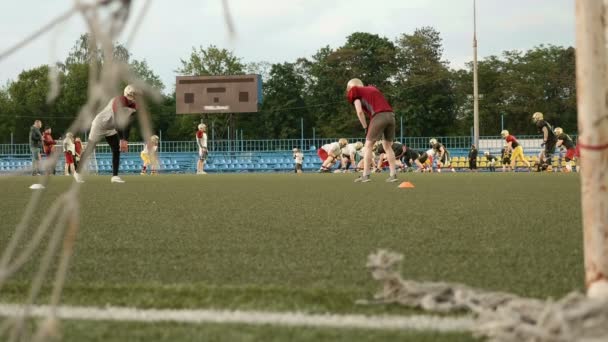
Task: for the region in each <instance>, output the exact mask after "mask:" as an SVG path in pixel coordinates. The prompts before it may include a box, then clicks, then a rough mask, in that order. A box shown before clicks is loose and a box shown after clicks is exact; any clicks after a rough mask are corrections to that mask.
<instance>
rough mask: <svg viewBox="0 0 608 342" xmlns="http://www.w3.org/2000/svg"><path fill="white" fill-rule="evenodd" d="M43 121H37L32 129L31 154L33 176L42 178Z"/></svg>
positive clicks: (30, 138) (30, 137)
mask: <svg viewBox="0 0 608 342" xmlns="http://www.w3.org/2000/svg"><path fill="white" fill-rule="evenodd" d="M40 127H42V121H40V120H36V121H34V124H33V125H32V127H30V135H29V141H30V152H32V176H40V159H41V158H40V148H41V147H42V133H40Z"/></svg>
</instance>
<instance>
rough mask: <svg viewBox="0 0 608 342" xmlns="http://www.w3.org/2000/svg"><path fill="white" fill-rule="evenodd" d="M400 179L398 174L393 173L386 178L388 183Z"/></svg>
mask: <svg viewBox="0 0 608 342" xmlns="http://www.w3.org/2000/svg"><path fill="white" fill-rule="evenodd" d="M398 181H399V179H397V175H392V176H389V177H388V178H387V179H386V182H387V183H394V182H398Z"/></svg>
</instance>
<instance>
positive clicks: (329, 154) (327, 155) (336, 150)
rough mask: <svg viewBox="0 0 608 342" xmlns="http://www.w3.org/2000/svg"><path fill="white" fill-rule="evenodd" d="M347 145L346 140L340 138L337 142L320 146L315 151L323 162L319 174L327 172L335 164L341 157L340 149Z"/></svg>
mask: <svg viewBox="0 0 608 342" xmlns="http://www.w3.org/2000/svg"><path fill="white" fill-rule="evenodd" d="M346 145H348V140H346V139H344V138H342V139H340V140H338V142H333V143H329V144H325V145H323V146H321V148H320V149H319V150H317V155H318V156H319V158H320V159H321V161H322V162H323V164H322V165H321V168H320V169H319V172H329V171H330V170H331V168H332V166H334V164H335V163H336V160H337V159H338V158H340V156H341V155H342V148H344V147H345V146H346Z"/></svg>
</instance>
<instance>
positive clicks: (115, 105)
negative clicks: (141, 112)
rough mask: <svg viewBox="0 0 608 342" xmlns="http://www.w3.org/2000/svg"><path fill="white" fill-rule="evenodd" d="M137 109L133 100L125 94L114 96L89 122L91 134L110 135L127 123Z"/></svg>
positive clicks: (97, 135)
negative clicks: (90, 122)
mask: <svg viewBox="0 0 608 342" xmlns="http://www.w3.org/2000/svg"><path fill="white" fill-rule="evenodd" d="M136 111H137V105H136V104H135V102H133V101H131V100H129V99H127V98H126V97H125V96H116V97H115V98H113V99H111V100H110V101H109V102H108V104H107V105H106V106H105V107H104V108H103V109H102V110H101V112H99V114H97V116H95V119H93V123H92V124H91V133H90V135H91V136H95V137H100V136H110V135H114V134H116V133H117V131H116V129H122V128H125V127H126V126H128V125H129V120H130V118H131V115H132V114H133V113H135V112H136Z"/></svg>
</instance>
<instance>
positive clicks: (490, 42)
mask: <svg viewBox="0 0 608 342" xmlns="http://www.w3.org/2000/svg"><path fill="white" fill-rule="evenodd" d="M151 1H152V4H151V6H150V9H149V12H148V15H147V16H146V17H145V20H144V22H143V24H142V26H141V28H140V30H139V33H138V36H137V39H136V40H135V42H134V43H133V45H132V46H131V47H129V49H130V51H131V52H132V54H133V58H136V59H139V60H142V59H145V60H147V61H148V64H149V65H150V67H151V68H152V69H153V70H154V72H155V73H157V74H158V75H160V77H161V79H162V81H163V82H164V83H165V86H166V88H167V90H170V89H172V88H173V87H174V83H175V72H174V70H175V69H176V68H178V67H179V66H180V62H179V60H180V58H187V56H188V55H189V53H190V51H191V50H192V47H193V46H200V45H202V46H203V47H207V46H208V45H210V44H214V45H216V46H218V47H220V48H227V49H229V50H232V51H233V52H234V54H235V55H236V56H238V57H241V58H242V59H243V62H259V61H268V62H272V63H275V62H293V61H295V60H296V59H297V58H299V57H310V56H311V55H313V54H314V53H315V52H316V51H317V50H318V49H319V48H321V47H323V46H325V45H330V46H331V47H334V48H336V47H339V46H341V45H342V44H344V42H345V39H346V37H347V36H348V35H349V34H351V33H353V32H356V31H364V32H370V33H375V34H379V35H381V36H384V37H387V38H389V39H391V40H394V39H395V38H396V37H397V36H399V35H400V34H402V33H408V34H411V33H412V32H413V31H414V30H415V29H416V28H418V27H422V26H432V27H434V28H435V29H437V30H438V31H439V32H440V33H441V37H442V38H443V47H444V59H446V60H448V61H449V62H450V64H451V66H452V67H454V68H462V67H463V66H464V64H465V63H466V62H468V61H471V60H472V55H473V52H472V35H473V1H472V0H375V1H374V0H255V1H254V0H229V1H228V3H229V7H230V9H231V12H232V16H233V19H234V22H235V26H236V31H237V35H236V37H235V39H232V40H231V39H230V37H229V36H228V33H227V30H226V27H225V24H224V20H223V12H222V5H221V0H151ZM133 2H134V5H133V6H134V7H133V11H134V13H137V12H138V11H139V10H140V9H141V8H142V4H143V0H133ZM72 3H73V1H72V0H20V1H8V0H5V1H0V13H2V20H0V37H1V38H0V51H4V50H6V49H7V48H8V47H9V46H12V45H13V44H15V43H16V42H18V41H19V40H21V39H22V38H24V37H25V36H26V35H28V34H30V33H31V32H33V31H34V30H36V29H38V28H39V27H41V26H42V25H43V24H46V23H47V22H49V21H50V20H51V19H53V18H55V17H56V16H58V15H59V14H61V13H62V12H64V11H65V10H66V9H68V8H69V7H70V6H71V4H72ZM133 18H134V15H132V17H131V19H133ZM132 22H133V20H131V23H132ZM477 31H478V34H477V35H478V44H479V48H478V51H479V58H480V59H483V57H485V56H490V55H497V54H500V53H501V52H502V51H505V50H515V49H517V50H526V49H530V48H532V47H534V46H538V45H540V44H553V45H558V46H573V45H574V1H573V0H509V1H505V0H478V1H477ZM84 32H85V27H84V22H83V20H82V19H81V18H80V17H77V16H75V17H73V18H72V19H71V20H69V21H68V22H67V23H65V24H64V25H61V26H59V27H58V28H57V29H55V30H53V31H52V32H51V33H48V34H46V35H44V36H42V37H40V38H39V39H37V40H36V41H35V42H33V43H31V44H29V45H27V46H26V47H25V48H23V49H21V50H20V51H19V52H17V53H15V54H13V55H11V56H9V57H8V58H5V59H4V60H1V61H0V83H1V84H5V83H6V82H7V81H8V80H15V79H16V78H17V76H18V74H19V73H20V72H21V71H22V70H24V69H30V68H34V67H36V66H39V65H41V64H48V63H49V62H51V61H53V60H64V59H65V57H66V56H67V54H68V52H69V50H70V48H71V47H72V46H73V45H74V42H75V41H76V39H77V38H78V37H79V36H80V34H81V33H84ZM121 39H122V40H123V41H124V40H125V39H126V38H125V36H123V37H121ZM53 46H54V48H53Z"/></svg>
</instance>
